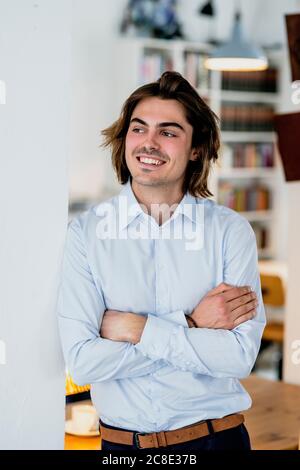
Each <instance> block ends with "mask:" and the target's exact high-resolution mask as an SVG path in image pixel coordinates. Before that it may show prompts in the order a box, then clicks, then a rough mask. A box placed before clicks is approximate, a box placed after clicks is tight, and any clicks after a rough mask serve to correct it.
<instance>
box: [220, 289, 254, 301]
mask: <svg viewBox="0 0 300 470" xmlns="http://www.w3.org/2000/svg"><path fill="white" fill-rule="evenodd" d="M250 292H251V287H250V286H240V287H233V288H231V289H228V290H227V291H226V292H224V293H223V294H222V296H223V298H224V300H225V302H230V301H231V300H234V299H237V298H238V297H241V295H245V294H249V293H250Z"/></svg>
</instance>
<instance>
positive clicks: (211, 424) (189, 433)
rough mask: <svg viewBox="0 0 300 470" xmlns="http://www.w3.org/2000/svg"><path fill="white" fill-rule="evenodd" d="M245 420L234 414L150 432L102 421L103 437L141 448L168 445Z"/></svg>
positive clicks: (106, 439)
mask: <svg viewBox="0 0 300 470" xmlns="http://www.w3.org/2000/svg"><path fill="white" fill-rule="evenodd" d="M243 422H244V416H243V415H242V414H237V413H236V414H233V415H228V416H225V417H224V418H220V419H212V420H207V421H201V422H198V423H194V424H191V425H190V426H185V427H184V428H179V429H174V431H161V432H154V433H150V434H144V433H140V432H132V431H125V430H118V429H110V428H106V427H105V425H104V424H102V423H100V432H101V438H102V439H103V440H104V441H109V442H113V443H116V444H125V445H129V446H132V445H133V444H136V445H137V447H138V448H139V449H149V448H154V447H155V448H158V447H167V446H170V445H174V444H181V443H182V442H188V441H192V440H194V439H199V438H200V437H204V436H208V435H209V434H213V433H215V432H220V431H225V430H226V429H231V428H235V427H237V426H239V425H240V424H242V423H243Z"/></svg>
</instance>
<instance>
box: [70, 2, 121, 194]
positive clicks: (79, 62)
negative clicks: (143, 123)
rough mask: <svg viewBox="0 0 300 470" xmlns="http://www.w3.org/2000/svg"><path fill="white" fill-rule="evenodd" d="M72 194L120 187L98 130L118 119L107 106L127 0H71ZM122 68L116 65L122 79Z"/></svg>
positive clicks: (109, 104)
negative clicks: (114, 46) (114, 51)
mask: <svg viewBox="0 0 300 470" xmlns="http://www.w3.org/2000/svg"><path fill="white" fill-rule="evenodd" d="M72 3H73V15H72V20H73V22H72V27H73V29H72V32H73V51H72V64H73V65H72V96H71V106H72V121H71V135H72V141H71V162H70V198H71V199H80V198H85V197H89V198H91V199H96V200H97V198H99V197H105V195H108V192H109V191H110V188H113V187H118V185H117V183H116V180H115V177H114V175H113V172H112V169H111V159H110V154H109V153H108V152H106V151H104V150H103V149H100V148H99V145H100V143H101V137H100V130H101V129H104V128H105V127H107V126H108V125H110V124H111V123H112V122H113V120H115V119H116V118H117V116H116V115H114V113H113V112H112V110H111V103H112V101H113V99H114V90H113V88H112V86H111V82H112V71H113V63H114V62H113V61H114V60H116V57H114V56H113V55H112V50H111V45H112V41H113V39H114V38H115V37H116V35H117V34H118V28H119V23H120V20H121V17H122V13H123V9H124V6H125V5H126V4H127V0H113V1H112V2H109V3H108V2H107V0H84V1H83V0H73V2H72ZM121 79H122V71H121V70H120V80H121Z"/></svg>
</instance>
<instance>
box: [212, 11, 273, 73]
mask: <svg viewBox="0 0 300 470" xmlns="http://www.w3.org/2000/svg"><path fill="white" fill-rule="evenodd" d="M204 65H205V67H206V68H208V69H210V70H224V71H227V70H228V71H240V72H248V71H253V72H254V71H259V70H265V69H267V68H268V60H267V58H266V56H265V55H264V53H263V51H262V50H261V49H260V48H258V47H256V46H254V45H253V44H251V43H248V42H247V41H246V40H245V38H244V34H243V30H242V23H241V14H240V12H238V11H237V12H236V14H235V19H234V25H233V30H232V36H231V39H230V40H229V42H227V43H225V44H224V45H222V46H220V47H217V48H216V49H215V50H214V51H213V52H212V54H211V55H210V57H208V58H207V59H206V61H205V63H204Z"/></svg>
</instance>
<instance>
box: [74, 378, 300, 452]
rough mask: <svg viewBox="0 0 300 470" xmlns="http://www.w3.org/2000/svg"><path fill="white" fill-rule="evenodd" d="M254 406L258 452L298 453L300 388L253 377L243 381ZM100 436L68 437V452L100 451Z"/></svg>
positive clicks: (251, 423)
mask: <svg viewBox="0 0 300 470" xmlns="http://www.w3.org/2000/svg"><path fill="white" fill-rule="evenodd" d="M241 382H242V384H243V386H244V387H245V388H246V390H247V391H248V392H249V394H250V395H251V397H252V400H253V405H252V408H251V409H250V410H247V411H245V412H244V414H245V418H246V426H247V429H248V431H249V434H250V438H251V444H252V448H253V449H255V450H294V449H295V450H296V449H298V439H299V434H300V386H299V385H290V384H286V383H283V382H273V381H271V380H266V379H262V378H260V377H257V376H255V375H251V376H250V377H248V378H247V379H244V380H242V381H241ZM100 446H101V443H100V437H78V436H71V435H68V434H66V437H65V449H66V450H74V449H75V450H83V449H85V450H99V449H100Z"/></svg>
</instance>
